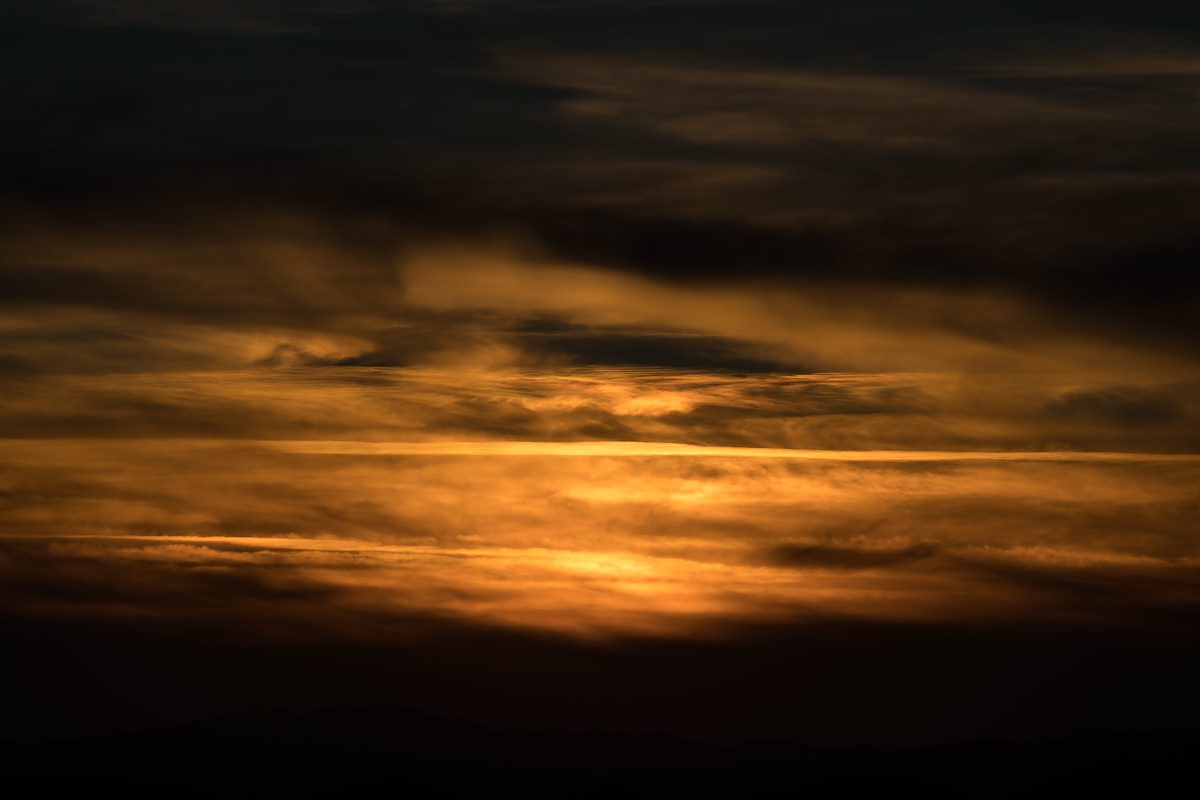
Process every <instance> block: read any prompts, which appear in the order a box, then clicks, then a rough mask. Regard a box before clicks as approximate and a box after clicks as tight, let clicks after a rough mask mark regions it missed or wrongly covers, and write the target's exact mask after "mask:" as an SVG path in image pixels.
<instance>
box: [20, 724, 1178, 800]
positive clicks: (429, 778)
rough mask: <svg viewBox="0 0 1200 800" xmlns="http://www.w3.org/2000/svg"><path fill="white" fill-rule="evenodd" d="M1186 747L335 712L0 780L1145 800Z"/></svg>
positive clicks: (52, 756)
mask: <svg viewBox="0 0 1200 800" xmlns="http://www.w3.org/2000/svg"><path fill="white" fill-rule="evenodd" d="M1198 744H1200V737H1197V736H1192V735H1189V736H1174V737H1155V736H1106V737H1096V738H1074V739H1065V740H1054V741H1043V742H1001V741H976V742H970V743H963V744H955V745H940V746H927V747H919V748H918V747H912V748H869V747H855V748H832V747H831V748H822V747H803V746H797V745H792V744H784V743H781V742H756V743H743V744H738V745H716V744H706V743H702V742H697V741H689V740H685V739H681V738H670V737H665V736H650V735H637V734H620V733H608V732H606V733H598V732H597V733H579V732H574V733H571V732H562V731H554V730H526V729H507V730H505V729H492V728H486V727H482V726H479V725H475V724H471V723H466V722H459V721H454V720H450V719H445V718H439V717H435V716H430V715H427V714H424V713H420V712H415V711H412V710H408V709H397V708H362V707H335V708H326V709H320V710H314V711H309V712H304V713H286V712H255V713H247V714H240V715H236V716H231V717H222V718H218V719H213V720H209V721H204V722H198V723H192V724H187V725H180V726H173V727H167V728H157V729H151V730H146V731H143V732H137V733H131V734H123V735H114V736H104V737H89V738H77V739H70V740H54V741H48V742H42V743H36V744H28V743H26V744H19V745H18V744H10V745H8V746H6V747H5V748H4V755H3V758H2V759H0V767H2V768H3V770H4V774H5V775H6V776H7V778H8V781H9V782H14V781H17V780H20V779H23V780H25V781H28V783H29V789H28V790H27V792H26V793H25V794H23V795H21V796H25V797H58V796H79V797H83V796H87V794H89V793H92V792H96V791H100V790H103V791H105V792H115V793H116V796H117V797H123V798H130V797H134V798H136V797H147V798H148V797H161V798H176V797H183V798H194V797H214V798H218V797H219V798H227V797H276V796H278V797H301V798H340V797H397V798H404V797H431V798H453V797H480V798H485V797H497V796H514V797H531V798H541V797H545V798H549V797H578V798H609V797H612V798H652V797H653V798H661V797H711V798H718V797H788V796H805V797H847V796H849V797H859V796H862V797H880V798H882V797H892V796H897V795H909V796H914V797H925V798H930V797H932V798H939V797H945V798H951V797H953V798H962V797H966V798H1001V797H1040V796H1060V797H1086V796H1089V795H1090V796H1096V795H1111V794H1113V793H1128V796H1141V797H1161V796H1166V790H1167V787H1169V786H1171V785H1172V784H1176V785H1187V782H1186V780H1184V779H1185V778H1186V777H1187V774H1188V773H1189V772H1190V771H1191V765H1192V759H1193V758H1194V756H1195V753H1197V752H1200V749H1197V745H1198ZM1181 781H1182V783H1181Z"/></svg>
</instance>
